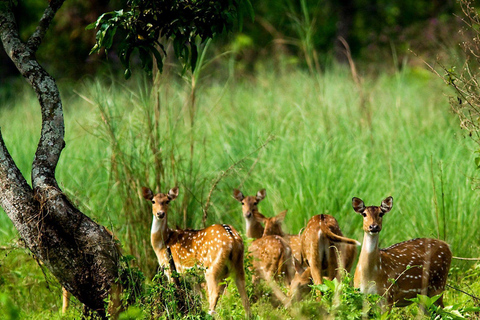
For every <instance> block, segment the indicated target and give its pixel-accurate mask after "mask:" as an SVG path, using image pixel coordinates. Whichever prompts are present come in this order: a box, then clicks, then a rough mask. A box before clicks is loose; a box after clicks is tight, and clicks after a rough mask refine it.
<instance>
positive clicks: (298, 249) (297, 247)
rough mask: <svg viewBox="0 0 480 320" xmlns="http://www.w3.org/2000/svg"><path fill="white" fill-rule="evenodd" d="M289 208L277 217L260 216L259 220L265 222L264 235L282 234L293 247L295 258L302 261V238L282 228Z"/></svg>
mask: <svg viewBox="0 0 480 320" xmlns="http://www.w3.org/2000/svg"><path fill="white" fill-rule="evenodd" d="M286 214H287V210H285V211H283V212H280V213H279V214H277V215H276V216H275V217H271V218H267V217H260V218H257V219H258V220H259V222H263V223H264V224H265V228H264V230H263V236H270V235H277V236H281V237H282V238H283V239H284V240H285V241H286V242H287V243H288V244H289V245H290V248H292V254H293V257H295V259H297V260H298V261H302V238H301V236H300V235H298V234H297V235H292V234H286V233H285V232H283V229H282V222H283V220H284V219H285V215H286Z"/></svg>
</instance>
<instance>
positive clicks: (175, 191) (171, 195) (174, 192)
mask: <svg viewBox="0 0 480 320" xmlns="http://www.w3.org/2000/svg"><path fill="white" fill-rule="evenodd" d="M177 197H178V187H175V188H172V189H170V191H168V198H169V199H170V200H175V199H176V198H177Z"/></svg>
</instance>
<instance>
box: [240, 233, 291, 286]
mask: <svg viewBox="0 0 480 320" xmlns="http://www.w3.org/2000/svg"><path fill="white" fill-rule="evenodd" d="M248 252H249V254H250V255H251V256H252V258H253V259H252V266H253V270H254V274H253V277H252V282H253V283H254V284H256V283H258V281H259V280H260V279H263V280H266V281H267V282H269V281H270V280H272V279H273V280H276V281H277V282H280V281H283V282H284V283H285V285H287V286H288V285H290V282H291V281H292V279H293V276H294V275H295V269H294V267H293V260H292V249H291V248H290V246H289V245H288V243H287V242H286V241H285V240H284V239H283V238H282V237H280V236H276V235H270V236H265V237H261V238H258V239H255V240H254V241H253V242H252V243H251V244H250V246H249V247H248Z"/></svg>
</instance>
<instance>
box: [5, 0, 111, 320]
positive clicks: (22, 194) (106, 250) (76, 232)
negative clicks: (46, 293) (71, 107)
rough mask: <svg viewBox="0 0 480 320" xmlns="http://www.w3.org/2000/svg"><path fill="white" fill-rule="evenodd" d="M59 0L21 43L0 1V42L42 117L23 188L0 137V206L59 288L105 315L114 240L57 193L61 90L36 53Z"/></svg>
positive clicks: (9, 13)
mask: <svg viewBox="0 0 480 320" xmlns="http://www.w3.org/2000/svg"><path fill="white" fill-rule="evenodd" d="M63 2H64V0H51V1H50V3H49V5H48V7H47V8H46V10H45V12H44V15H43V17H42V18H41V20H40V22H39V25H38V27H37V29H36V31H35V32H34V33H33V35H32V36H31V37H30V38H29V39H28V41H27V42H26V43H24V42H22V41H21V40H20V37H19V35H18V31H17V27H16V22H15V17H14V15H13V12H12V10H11V9H12V8H11V2H10V1H5V0H0V39H1V41H2V43H3V46H4V48H5V51H6V53H7V55H8V56H9V57H10V59H11V60H12V61H13V63H14V64H15V66H16V67H17V69H18V71H19V72H20V73H21V74H22V76H23V77H25V79H26V80H27V82H28V83H29V84H30V86H31V87H32V88H33V89H34V90H35V93H36V94H37V98H38V101H39V103H40V107H41V112H42V130H41V137H40V141H39V144H38V147H37V151H36V153H35V159H34V161H33V165H32V186H33V189H32V188H31V187H30V186H29V185H28V183H27V182H26V180H25V178H24V177H23V176H22V174H21V173H20V171H19V169H18V168H17V166H16V165H15V162H14V161H13V159H12V158H11V156H10V154H9V152H8V150H7V147H6V146H5V143H4V141H3V138H2V136H1V132H0V205H1V206H2V207H3V209H4V210H5V212H6V213H7V215H8V217H9V218H10V220H11V221H12V222H13V224H14V226H15V227H16V228H17V230H18V232H19V234H20V236H21V237H22V238H23V240H24V241H25V244H26V246H27V247H28V248H29V249H30V250H31V251H32V253H33V254H34V255H35V257H36V258H38V259H39V260H40V261H42V263H43V264H44V265H45V266H46V267H47V268H48V269H49V270H50V271H51V272H52V274H53V275H54V276H55V277H56V278H57V279H58V281H59V282H60V284H61V285H62V286H63V287H65V288H66V289H67V290H68V291H69V292H70V293H72V294H73V295H74V296H76V297H77V298H78V299H79V300H80V301H81V302H82V303H84V304H85V305H86V306H87V307H88V308H90V309H92V310H95V311H97V312H98V313H99V315H100V316H102V317H105V314H106V313H105V306H104V299H105V298H107V297H108V294H109V291H110V289H111V287H112V285H113V284H114V282H115V280H116V279H117V278H118V261H119V256H120V252H119V248H118V246H117V245H116V242H115V239H114V238H113V236H112V235H111V234H110V233H109V232H108V231H107V230H106V229H105V228H104V227H102V226H100V225H98V224H97V223H95V222H94V221H92V220H91V219H90V218H88V217H87V216H85V215H84V214H83V213H82V212H80V211H79V210H78V209H77V208H75V206H73V204H72V203H71V202H70V201H69V200H68V199H67V197H66V196H65V195H64V194H63V192H62V191H61V190H60V188H59V186H58V184H57V181H56V179H55V168H56V166H57V163H58V160H59V158H60V154H61V152H62V150H63V148H64V146H65V141H64V120H63V110H62V102H61V99H60V92H59V90H58V87H57V85H56V83H55V80H54V79H53V78H52V77H51V76H50V75H49V74H48V73H47V72H46V71H45V70H44V69H43V67H42V66H41V65H40V64H39V63H38V62H37V60H36V57H35V52H36V50H37V49H38V47H39V45H40V44H41V42H42V39H43V37H44V35H45V33H46V31H47V29H48V27H49V25H50V22H51V21H52V19H53V17H54V16H55V13H56V12H57V10H58V9H59V8H60V7H61V5H62V4H63Z"/></svg>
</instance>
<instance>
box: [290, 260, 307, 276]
mask: <svg viewBox="0 0 480 320" xmlns="http://www.w3.org/2000/svg"><path fill="white" fill-rule="evenodd" d="M292 258H293V266H294V267H295V271H297V273H298V274H300V275H301V274H302V273H304V272H305V268H304V267H303V266H302V264H301V263H300V261H298V260H297V258H295V257H292Z"/></svg>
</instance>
